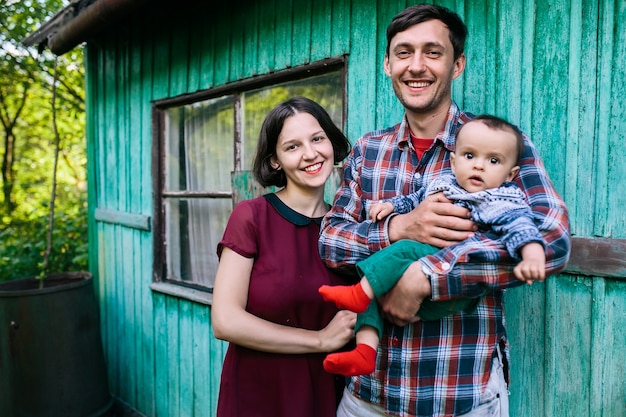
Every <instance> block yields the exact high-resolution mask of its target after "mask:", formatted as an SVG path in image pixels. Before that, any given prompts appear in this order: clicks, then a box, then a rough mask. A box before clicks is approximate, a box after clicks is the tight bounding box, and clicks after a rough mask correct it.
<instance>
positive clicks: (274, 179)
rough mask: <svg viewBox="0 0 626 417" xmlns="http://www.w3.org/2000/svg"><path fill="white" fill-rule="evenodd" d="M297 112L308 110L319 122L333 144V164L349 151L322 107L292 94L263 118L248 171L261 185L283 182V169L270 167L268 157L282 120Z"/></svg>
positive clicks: (343, 136)
mask: <svg viewBox="0 0 626 417" xmlns="http://www.w3.org/2000/svg"><path fill="white" fill-rule="evenodd" d="M297 113H308V114H310V115H311V116H313V117H315V119H316V120H317V121H318V122H319V124H320V126H321V127H322V129H324V132H325V133H326V135H327V136H328V138H329V139H330V142H331V143H332V145H333V151H334V155H335V158H334V159H335V161H334V162H335V163H339V162H341V161H342V160H343V159H344V158H345V157H346V156H348V153H350V141H348V139H347V138H346V137H345V135H344V134H343V133H342V132H341V130H340V129H339V128H338V127H337V126H336V125H335V124H334V123H333V120H332V119H331V118H330V116H329V115H328V113H327V112H326V110H324V108H323V107H322V106H320V105H319V104H317V103H316V102H315V101H313V100H311V99H308V98H306V97H293V98H291V99H289V100H287V101H285V102H283V103H280V104H279V105H277V106H276V107H274V108H273V109H272V110H271V111H270V112H269V113H268V114H267V116H266V117H265V120H264V121H263V126H261V133H260V134H259V142H258V145H257V151H256V156H255V158H254V165H253V168H252V171H253V173H254V178H255V179H256V180H257V181H258V183H259V184H261V185H262V186H263V187H269V186H272V185H274V186H277V187H284V186H285V185H287V177H286V176H285V171H283V170H277V169H275V168H273V167H272V165H271V162H272V157H273V156H276V145H277V144H278V136H279V135H280V132H281V131H282V130H283V125H284V124H285V120H287V119H288V118H290V117H292V116H294V115H296V114H297Z"/></svg>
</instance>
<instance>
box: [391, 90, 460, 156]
mask: <svg viewBox="0 0 626 417" xmlns="http://www.w3.org/2000/svg"><path fill="white" fill-rule="evenodd" d="M465 115H466V116H470V117H472V115H470V114H469V113H465ZM466 118H467V117H466ZM463 123H465V122H464V121H463V116H462V114H461V110H460V109H459V106H457V104H456V103H455V102H454V101H452V102H451V103H450V108H449V109H448V117H447V119H446V123H445V125H444V128H443V130H442V131H441V132H439V133H438V134H437V136H435V140H434V142H436V141H437V140H439V141H441V142H442V143H443V146H444V147H445V148H446V149H447V150H449V151H451V152H453V151H454V148H455V142H456V132H457V131H458V130H459V128H460V127H461V126H462V125H463ZM409 134H410V129H409V122H408V119H407V117H406V113H405V114H404V117H403V118H402V123H401V124H400V128H399V129H398V147H400V148H403V147H405V146H408V144H409V141H410V136H409Z"/></svg>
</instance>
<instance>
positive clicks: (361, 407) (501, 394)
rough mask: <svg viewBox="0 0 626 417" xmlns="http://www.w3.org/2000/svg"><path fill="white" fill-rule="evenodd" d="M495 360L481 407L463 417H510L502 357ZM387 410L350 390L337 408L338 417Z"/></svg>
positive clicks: (375, 416) (370, 416)
mask: <svg viewBox="0 0 626 417" xmlns="http://www.w3.org/2000/svg"><path fill="white" fill-rule="evenodd" d="M497 350H498V356H497V357H495V358H494V359H493V364H492V365H491V376H490V377H489V382H487V388H486V389H485V392H483V394H482V396H481V397H480V405H479V406H478V407H476V408H474V409H473V410H472V411H470V412H469V413H466V414H463V417H509V390H508V387H507V385H506V381H505V379H504V369H503V367H502V355H501V353H500V349H497ZM386 415H388V414H385V409H384V408H382V407H379V406H377V405H374V404H371V403H368V402H367V401H363V400H361V399H359V398H356V397H355V396H354V395H352V393H350V391H348V389H347V388H346V389H344V391H343V397H342V399H341V403H340V404H339V407H338V408H337V417H381V416H386Z"/></svg>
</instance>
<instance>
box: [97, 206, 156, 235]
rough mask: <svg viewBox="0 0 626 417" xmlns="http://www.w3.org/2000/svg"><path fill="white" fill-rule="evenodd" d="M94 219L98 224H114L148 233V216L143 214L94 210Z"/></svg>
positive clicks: (101, 209)
mask: <svg viewBox="0 0 626 417" xmlns="http://www.w3.org/2000/svg"><path fill="white" fill-rule="evenodd" d="M94 218H95V219H96V220H97V221H99V222H104V223H111V224H116V225H119V226H125V227H130V228H133V229H138V230H143V231H146V232H149V231H150V229H151V227H150V216H147V215H145V214H136V213H126V212H122V211H118V210H111V209H104V208H96V210H95V211H94Z"/></svg>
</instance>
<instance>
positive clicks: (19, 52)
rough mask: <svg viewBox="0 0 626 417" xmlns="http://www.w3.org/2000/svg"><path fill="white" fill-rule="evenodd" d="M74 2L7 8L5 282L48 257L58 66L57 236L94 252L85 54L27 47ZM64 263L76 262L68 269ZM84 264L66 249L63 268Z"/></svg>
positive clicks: (2, 198) (11, 0)
mask: <svg viewBox="0 0 626 417" xmlns="http://www.w3.org/2000/svg"><path fill="white" fill-rule="evenodd" d="M69 2H70V0H25V1H16V0H5V1H2V2H0V134H1V137H2V144H1V145H0V154H1V156H2V159H1V160H2V162H1V164H0V171H1V172H0V173H1V178H0V179H1V181H2V192H1V193H0V279H3V278H4V279H6V275H7V274H11V275H13V274H17V273H26V272H24V271H22V269H24V268H21V267H18V265H21V263H25V264H29V265H34V266H35V269H33V270H32V273H35V272H36V265H37V264H38V262H39V261H40V258H41V255H42V253H43V248H44V245H45V237H44V235H45V229H46V228H47V226H46V219H47V208H48V205H49V201H50V189H51V181H52V178H51V177H52V166H53V153H54V143H55V134H54V131H53V128H52V119H51V114H52V109H51V101H52V82H53V71H54V66H55V61H56V65H57V70H58V72H57V77H58V80H57V89H56V100H55V102H56V109H57V126H58V131H59V135H60V139H61V159H60V162H61V163H60V164H59V167H58V179H59V186H58V188H57V195H58V204H57V210H58V212H59V215H58V220H59V221H58V222H57V223H58V224H60V227H59V230H57V231H55V233H56V234H57V235H59V237H60V240H61V241H63V239H67V237H68V235H70V236H73V235H75V236H73V238H72V239H73V240H74V241H75V242H76V239H78V240H77V242H78V243H79V246H80V244H81V243H82V242H84V245H86V195H85V193H86V183H85V177H86V175H85V166H86V157H85V138H84V132H85V128H84V126H85V122H84V98H83V97H84V75H83V62H82V48H80V47H79V48H76V49H74V50H72V51H70V52H68V53H66V54H64V55H62V56H59V57H56V56H54V54H52V53H51V52H50V51H47V50H43V51H38V50H37V49H36V47H32V48H27V47H25V46H24V45H23V44H22V43H21V41H22V40H23V39H25V38H26V37H27V36H28V35H29V34H31V33H33V32H34V31H35V30H36V29H37V28H39V27H40V26H41V25H42V24H43V23H44V22H45V21H47V20H48V19H49V18H50V17H51V16H53V15H54V14H55V13H56V12H58V11H59V10H61V9H63V7H65V6H67V5H68V4H69ZM70 220H71V221H70ZM65 222H67V224H62V223H65ZM68 227H69V229H68ZM81 251H83V252H84V256H82V255H80V256H79V257H80V261H79V262H82V264H84V265H85V266H86V249H81ZM63 255H66V258H68V259H70V261H68V260H67V259H66V260H65V261H63V262H61V258H62V257H63ZM76 256H77V255H76V253H74V249H71V250H70V249H68V248H65V247H63V244H61V247H60V248H57V256H56V262H57V263H58V262H61V263H67V262H70V263H71V259H74V258H76ZM16 258H17V259H16ZM52 263H53V264H54V263H55V261H54V260H53V261H52ZM54 266H57V267H59V268H61V266H59V265H53V267H54ZM26 269H28V268H26ZM18 271H22V272H18ZM29 272H31V271H29Z"/></svg>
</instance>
